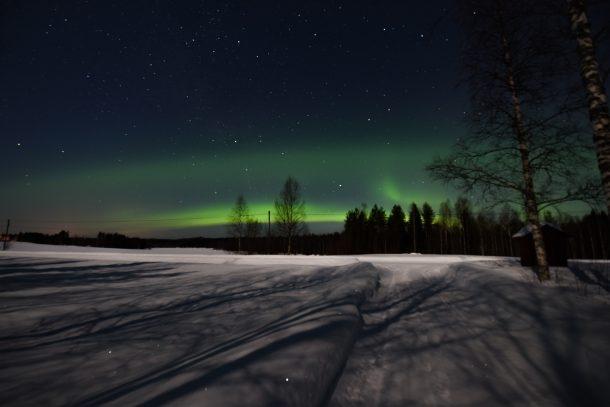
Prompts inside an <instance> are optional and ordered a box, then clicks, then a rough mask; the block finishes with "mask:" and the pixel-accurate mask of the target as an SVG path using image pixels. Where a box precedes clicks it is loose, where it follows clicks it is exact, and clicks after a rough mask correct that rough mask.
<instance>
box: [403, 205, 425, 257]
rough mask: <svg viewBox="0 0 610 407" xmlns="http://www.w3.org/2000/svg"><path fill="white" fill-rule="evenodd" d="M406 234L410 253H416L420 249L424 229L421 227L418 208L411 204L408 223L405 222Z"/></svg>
mask: <svg viewBox="0 0 610 407" xmlns="http://www.w3.org/2000/svg"><path fill="white" fill-rule="evenodd" d="M407 233H408V234H409V237H410V240H411V244H412V246H411V249H412V250H411V251H412V252H414V253H417V252H418V251H421V249H422V247H421V246H422V243H423V240H424V239H423V236H424V228H423V225H422V219H421V213H420V212H419V208H418V207H417V205H416V204H415V202H413V203H412V204H411V207H410V209H409V221H408V222H407Z"/></svg>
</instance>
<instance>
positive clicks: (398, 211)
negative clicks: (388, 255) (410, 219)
mask: <svg viewBox="0 0 610 407" xmlns="http://www.w3.org/2000/svg"><path fill="white" fill-rule="evenodd" d="M406 226H407V222H406V215H405V213H404V211H403V210H402V208H401V207H400V205H394V206H393V207H392V211H391V212H390V216H388V248H389V250H390V251H391V252H393V253H400V252H402V251H403V250H404V248H405V244H406Z"/></svg>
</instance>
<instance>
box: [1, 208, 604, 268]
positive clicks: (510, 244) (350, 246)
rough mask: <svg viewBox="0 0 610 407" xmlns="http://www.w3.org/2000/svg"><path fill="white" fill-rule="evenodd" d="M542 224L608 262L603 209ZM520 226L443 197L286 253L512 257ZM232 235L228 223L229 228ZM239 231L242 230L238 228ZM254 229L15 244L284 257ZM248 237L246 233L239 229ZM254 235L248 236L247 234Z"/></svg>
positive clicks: (585, 254)
mask: <svg viewBox="0 0 610 407" xmlns="http://www.w3.org/2000/svg"><path fill="white" fill-rule="evenodd" d="M542 218H543V222H546V223H551V224H553V225H556V226H558V227H559V228H561V229H562V230H563V231H564V232H566V234H567V238H568V245H567V247H568V258H574V259H580V258H586V259H608V258H610V233H609V231H610V220H609V218H608V215H607V214H606V213H605V212H604V211H595V210H591V211H590V212H589V213H588V214H586V215H584V216H581V217H579V216H571V215H567V214H563V213H561V212H559V213H557V214H554V213H552V212H550V211H546V212H545V213H543V215H542ZM524 225H525V223H524V221H523V220H522V216H520V214H519V213H518V212H517V210H515V209H513V208H511V207H510V206H508V205H505V206H503V207H501V208H500V209H499V210H497V211H493V210H476V209H475V207H474V206H473V204H472V203H471V202H470V201H469V200H468V199H467V198H464V197H459V198H458V199H456V200H455V202H451V201H449V200H446V201H444V202H442V203H441V204H440V205H439V207H438V208H437V209H434V208H432V207H431V206H430V205H429V204H428V203H426V202H424V203H423V204H421V205H417V204H416V203H412V204H411V205H409V207H408V208H407V210H406V211H405V210H404V209H403V208H402V207H401V206H400V205H394V206H393V207H392V208H391V210H390V211H389V212H387V211H386V210H385V209H384V208H383V207H381V206H379V205H373V206H372V207H371V208H370V209H367V207H366V205H362V206H361V207H359V208H354V209H351V210H349V211H347V213H346V215H345V221H344V224H343V230H342V231H341V232H337V233H328V234H312V233H300V234H298V235H295V236H293V237H292V252H293V253H299V254H309V255H333V254H363V253H422V254H458V255H459V254H468V255H485V256H518V254H519V253H518V248H517V246H516V245H515V242H514V240H513V238H512V236H513V235H514V234H515V233H517V232H518V231H519V230H520V229H521V228H522V227H523V226H524ZM229 229H230V230H235V225H233V226H229ZM244 230H245V229H244ZM261 230H262V228H261V227H260V224H259V225H258V226H255V227H254V228H252V227H250V229H249V231H250V232H249V233H244V235H243V236H236V235H234V236H232V237H221V238H206V237H194V238H184V239H146V238H137V237H127V236H125V235H122V234H118V233H103V232H100V233H99V234H98V235H97V236H96V237H78V236H70V233H69V232H67V231H61V232H59V233H57V234H42V233H19V234H16V235H14V236H13V238H15V239H16V240H18V241H25V242H32V243H44V244H60V245H80V246H98V247H115V248H130V249H147V248H153V247H210V248H215V249H219V250H228V251H235V252H242V253H244V254H279V253H285V252H286V239H287V237H286V236H285V235H282V234H281V233H280V230H279V229H278V228H277V222H276V223H275V224H274V226H273V227H272V228H271V235H268V234H267V233H261ZM246 232H247V231H246ZM253 232H254V233H255V234H252V233H253Z"/></svg>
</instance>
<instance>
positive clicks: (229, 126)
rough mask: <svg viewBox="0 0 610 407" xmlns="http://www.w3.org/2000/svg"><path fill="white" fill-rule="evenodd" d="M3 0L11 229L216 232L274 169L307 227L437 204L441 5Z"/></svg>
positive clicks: (459, 102)
mask: <svg viewBox="0 0 610 407" xmlns="http://www.w3.org/2000/svg"><path fill="white" fill-rule="evenodd" d="M127 3H128V4H126V2H112V1H105V2H102V1H91V2H80V1H78V2H71V1H67V2H61V3H58V4H55V5H53V4H51V5H50V4H48V3H45V2H40V3H39V2H27V4H22V3H21V2H12V3H10V7H8V9H7V10H5V12H4V13H3V14H2V15H1V16H0V19H1V21H0V23H1V25H2V28H1V30H2V41H3V42H2V46H3V49H4V50H5V52H3V53H2V55H0V87H1V88H2V89H3V92H2V95H1V99H0V103H1V114H0V133H1V134H2V135H3V136H2V138H1V140H0V147H1V149H2V151H3V159H2V163H1V164H0V165H1V167H2V173H3V174H4V185H5V186H4V189H5V191H8V193H3V194H2V200H1V202H0V216H2V217H3V218H11V219H13V225H14V228H13V231H41V232H56V231H59V230H61V229H65V230H69V231H70V232H71V233H73V234H85V235H86V234H89V235H90V234H95V233H97V232H98V231H106V232H121V233H127V234H130V235H140V236H159V237H165V236H170V237H178V236H195V235H201V234H205V235H222V234H223V230H224V228H223V223H224V222H225V221H226V218H227V214H228V211H229V208H230V207H231V205H232V204H233V202H234V200H235V198H236V197H237V195H238V194H240V193H243V194H244V196H245V197H246V199H247V201H248V203H249V206H250V209H251V211H252V213H253V214H255V215H256V216H257V217H259V218H260V219H261V220H266V216H267V215H266V214H267V210H270V209H272V202H273V199H274V197H275V196H276V195H277V193H278V191H279V189H280V187H281V185H282V182H283V181H284V180H285V178H286V177H287V176H288V175H292V176H294V177H296V178H297V179H298V180H299V181H300V182H301V184H302V186H303V192H304V198H305V201H306V203H307V213H308V217H307V219H308V221H309V222H311V224H310V229H311V230H314V231H322V230H324V231H328V230H337V228H338V227H339V222H341V221H342V220H343V217H344V214H345V211H347V210H348V209H350V208H353V207H355V206H359V205H360V204H361V203H366V204H368V205H369V206H371V205H372V204H374V203H378V204H381V205H383V206H384V207H385V208H386V209H390V207H391V205H392V204H394V203H399V204H401V205H403V206H406V205H408V204H409V203H410V202H412V201H415V202H418V203H422V202H424V201H428V202H430V203H431V204H432V205H433V206H434V207H436V206H437V205H438V203H439V202H440V201H441V200H443V199H445V198H452V197H454V195H455V193H454V192H453V191H451V190H449V189H447V188H446V187H445V186H443V185H439V184H434V183H432V182H431V181H430V179H429V178H428V177H427V175H426V174H425V171H424V166H425V164H426V163H427V162H428V161H429V160H430V159H431V158H432V157H433V156H434V155H436V154H441V153H443V152H445V151H447V149H449V148H450V146H451V144H452V143H453V142H454V141H455V140H456V138H458V137H460V135H462V134H464V132H465V131H466V130H465V127H464V125H463V124H462V121H461V119H462V116H463V113H464V112H463V111H464V106H465V104H466V103H467V98H466V97H465V94H464V90H463V89H458V88H456V87H455V86H454V85H455V84H456V82H457V80H458V74H457V68H456V67H457V64H458V61H457V56H456V55H457V49H456V44H455V41H456V38H455V36H456V34H455V29H454V27H453V26H452V25H451V23H450V22H448V21H446V18H445V15H446V13H447V9H446V7H447V4H448V2H445V1H439V2H434V4H426V5H425V6H418V7H417V10H413V9H412V8H411V7H409V6H408V5H406V4H397V3H396V2H380V3H378V2H375V3H374V4H373V2H370V4H369V3H368V2H347V3H340V2H328V3H324V4H322V3H311V4H307V5H305V4H299V3H294V2H285V1H284V2H271V1H267V2H262V3H261V4H258V3H257V7H253V6H252V3H250V2H231V3H225V2H180V5H179V6H177V5H175V4H173V3H171V2H154V3H152V2H145V1H133V2H127Z"/></svg>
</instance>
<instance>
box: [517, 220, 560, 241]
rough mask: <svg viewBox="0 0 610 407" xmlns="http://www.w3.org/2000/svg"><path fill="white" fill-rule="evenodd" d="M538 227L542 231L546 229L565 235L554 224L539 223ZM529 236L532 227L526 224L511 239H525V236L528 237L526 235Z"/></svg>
mask: <svg viewBox="0 0 610 407" xmlns="http://www.w3.org/2000/svg"><path fill="white" fill-rule="evenodd" d="M540 227H541V228H542V229H547V230H549V229H550V230H553V231H555V232H559V233H561V234H563V235H566V234H567V233H566V232H564V231H563V230H561V228H560V227H559V226H557V225H555V224H554V223H549V222H541V223H540ZM531 234H532V225H531V224H527V225H525V226H523V227H522V228H521V230H519V231H518V232H517V233H515V234H514V235H513V238H519V237H525V236H528V235H531Z"/></svg>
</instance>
